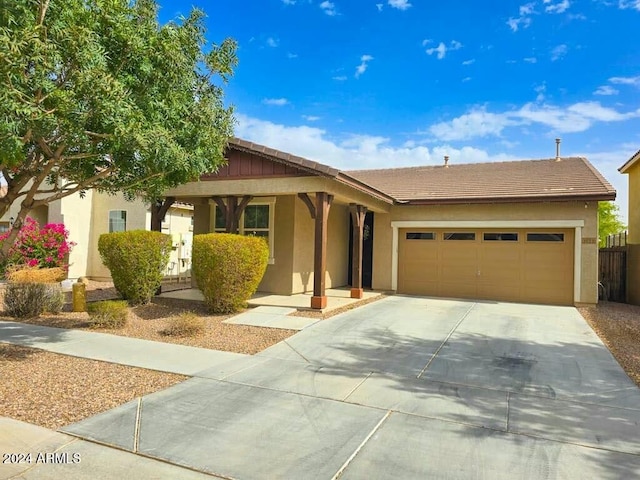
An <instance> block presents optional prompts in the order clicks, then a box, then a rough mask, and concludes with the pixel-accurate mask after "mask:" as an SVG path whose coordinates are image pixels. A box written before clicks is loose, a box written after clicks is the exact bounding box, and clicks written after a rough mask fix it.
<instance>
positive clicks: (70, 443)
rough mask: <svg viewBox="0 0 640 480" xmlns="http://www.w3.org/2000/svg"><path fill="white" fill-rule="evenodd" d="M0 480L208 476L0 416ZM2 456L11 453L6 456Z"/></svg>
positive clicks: (195, 479)
mask: <svg viewBox="0 0 640 480" xmlns="http://www.w3.org/2000/svg"><path fill="white" fill-rule="evenodd" d="M0 452H2V454H3V459H2V460H4V461H2V463H0V480H7V479H14V480H58V479H60V478H64V479H67V480H121V479H123V478H145V479H162V478H180V479H184V480H204V479H211V478H213V477H212V476H211V475H207V474H204V473H199V472H195V471H193V470H189V469H186V468H181V467H178V466H176V465H171V464H168V463H166V462H162V461H158V460H153V459H151V458H147V457H143V456H140V455H136V454H135V453H129V452H124V451H122V450H117V449H115V448H109V447H106V446H104V445H98V444H96V443H92V442H87V441H85V440H80V439H78V438H76V437H72V436H70V435H66V434H64V433H59V432H54V431H52V430H48V429H46V428H42V427H38V426H36V425H31V424H29V423H24V422H20V421H18V420H13V419H11V418H4V417H0ZM6 454H14V455H13V456H9V457H6V460H5V455H6Z"/></svg>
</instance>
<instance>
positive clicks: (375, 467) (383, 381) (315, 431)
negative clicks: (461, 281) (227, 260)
mask: <svg viewBox="0 0 640 480" xmlns="http://www.w3.org/2000/svg"><path fill="white" fill-rule="evenodd" d="M639 425H640V390H639V389H638V388H637V387H636V386H635V385H634V384H633V383H632V382H631V380H630V379H629V378H628V377H627V376H626V374H625V373H624V372H623V371H622V369H621V368H620V366H619V365H618V364H617V363H616V362H615V360H614V359H613V357H612V356H611V354H610V353H609V351H608V350H607V349H606V348H605V347H604V345H603V344H602V342H601V341H600V340H599V339H598V337H597V336H596V335H595V334H594V333H593V331H592V330H591V329H590V328H589V326H588V325H587V324H586V322H585V321H584V319H582V317H581V316H580V315H579V313H578V312H577V310H576V309H574V308H572V307H550V306H540V305H516V304H506V303H492V302H472V301H462V300H447V299H433V298H416V297H403V296H394V297H389V298H386V299H383V300H381V301H378V302H374V303H371V304H369V305H366V306H363V307H361V308H358V309H355V310H352V311H349V312H346V313H344V314H341V315H338V316H336V317H333V318H331V319H329V320H325V321H322V322H318V323H316V324H314V325H311V326H309V327H308V328H306V329H304V330H302V331H301V332H299V333H298V334H296V335H294V336H293V337H290V338H288V339H287V340H285V341H283V342H281V343H279V344H277V345H274V346H273V347H271V348H269V349H267V350H265V351H263V352H261V353H260V354H258V355H254V356H246V357H243V358H237V359H231V360H230V361H229V362H226V363H224V364H220V365H215V366H212V367H211V368H204V369H203V370H202V371H201V372H198V373H197V374H196V375H195V376H194V378H192V379H190V380H188V381H186V382H183V383H181V384H179V385H176V386H174V387H171V388H169V389H167V390H164V391H162V392H156V393H154V394H151V395H148V396H145V397H143V398H141V399H139V400H136V401H134V402H130V403H128V404H125V405H122V406H120V407H118V408H115V409H113V410H110V411H108V412H105V413H103V414H99V415H96V416H94V417H91V418H88V419H86V420H84V421H82V422H79V423H76V424H73V425H69V426H67V427H66V428H64V429H62V430H63V431H64V432H65V433H67V434H71V435H74V436H77V437H80V438H82V439H85V440H91V441H94V442H99V443H103V444H106V445H110V446H115V447H117V448H119V449H123V450H125V451H129V452H132V453H138V454H141V455H144V456H147V457H152V458H157V459H161V460H163V461H165V462H168V463H171V464H175V465H179V466H185V467H188V468H190V469H192V470H194V471H198V472H203V473H208V474H212V475H219V476H222V477H224V478H235V479H238V480H243V479H262V478H264V479H271V478H314V479H335V478H338V477H340V478H345V479H355V478H456V479H460V478H492V479H531V478H536V479H537V478H576V479H582V478H612V479H613V478H638V477H640V442H638V438H639V437H638V431H639Z"/></svg>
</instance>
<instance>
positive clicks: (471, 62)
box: [462, 58, 476, 65]
mask: <svg viewBox="0 0 640 480" xmlns="http://www.w3.org/2000/svg"><path fill="white" fill-rule="evenodd" d="M474 63H476V59H475V58H472V59H471V60H465V61H464V62H462V65H473V64H474Z"/></svg>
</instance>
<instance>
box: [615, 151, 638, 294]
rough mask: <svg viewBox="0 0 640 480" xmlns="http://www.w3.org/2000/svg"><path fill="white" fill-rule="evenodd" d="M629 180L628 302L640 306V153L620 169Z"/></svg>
mask: <svg viewBox="0 0 640 480" xmlns="http://www.w3.org/2000/svg"><path fill="white" fill-rule="evenodd" d="M620 171H621V172H622V173H625V174H627V175H628V178H629V205H628V208H629V211H628V213H629V217H628V218H629V227H628V229H629V234H628V236H627V302H629V303H631V304H634V305H640V151H639V152H637V153H636V154H635V155H634V156H633V157H631V159H629V161H628V162H627V163H626V164H625V165H623V166H622V167H621V168H620Z"/></svg>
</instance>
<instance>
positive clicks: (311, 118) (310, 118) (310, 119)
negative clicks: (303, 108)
mask: <svg viewBox="0 0 640 480" xmlns="http://www.w3.org/2000/svg"><path fill="white" fill-rule="evenodd" d="M302 118H304V119H305V120H306V121H307V122H317V121H318V120H320V117H318V116H316V115H302Z"/></svg>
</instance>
